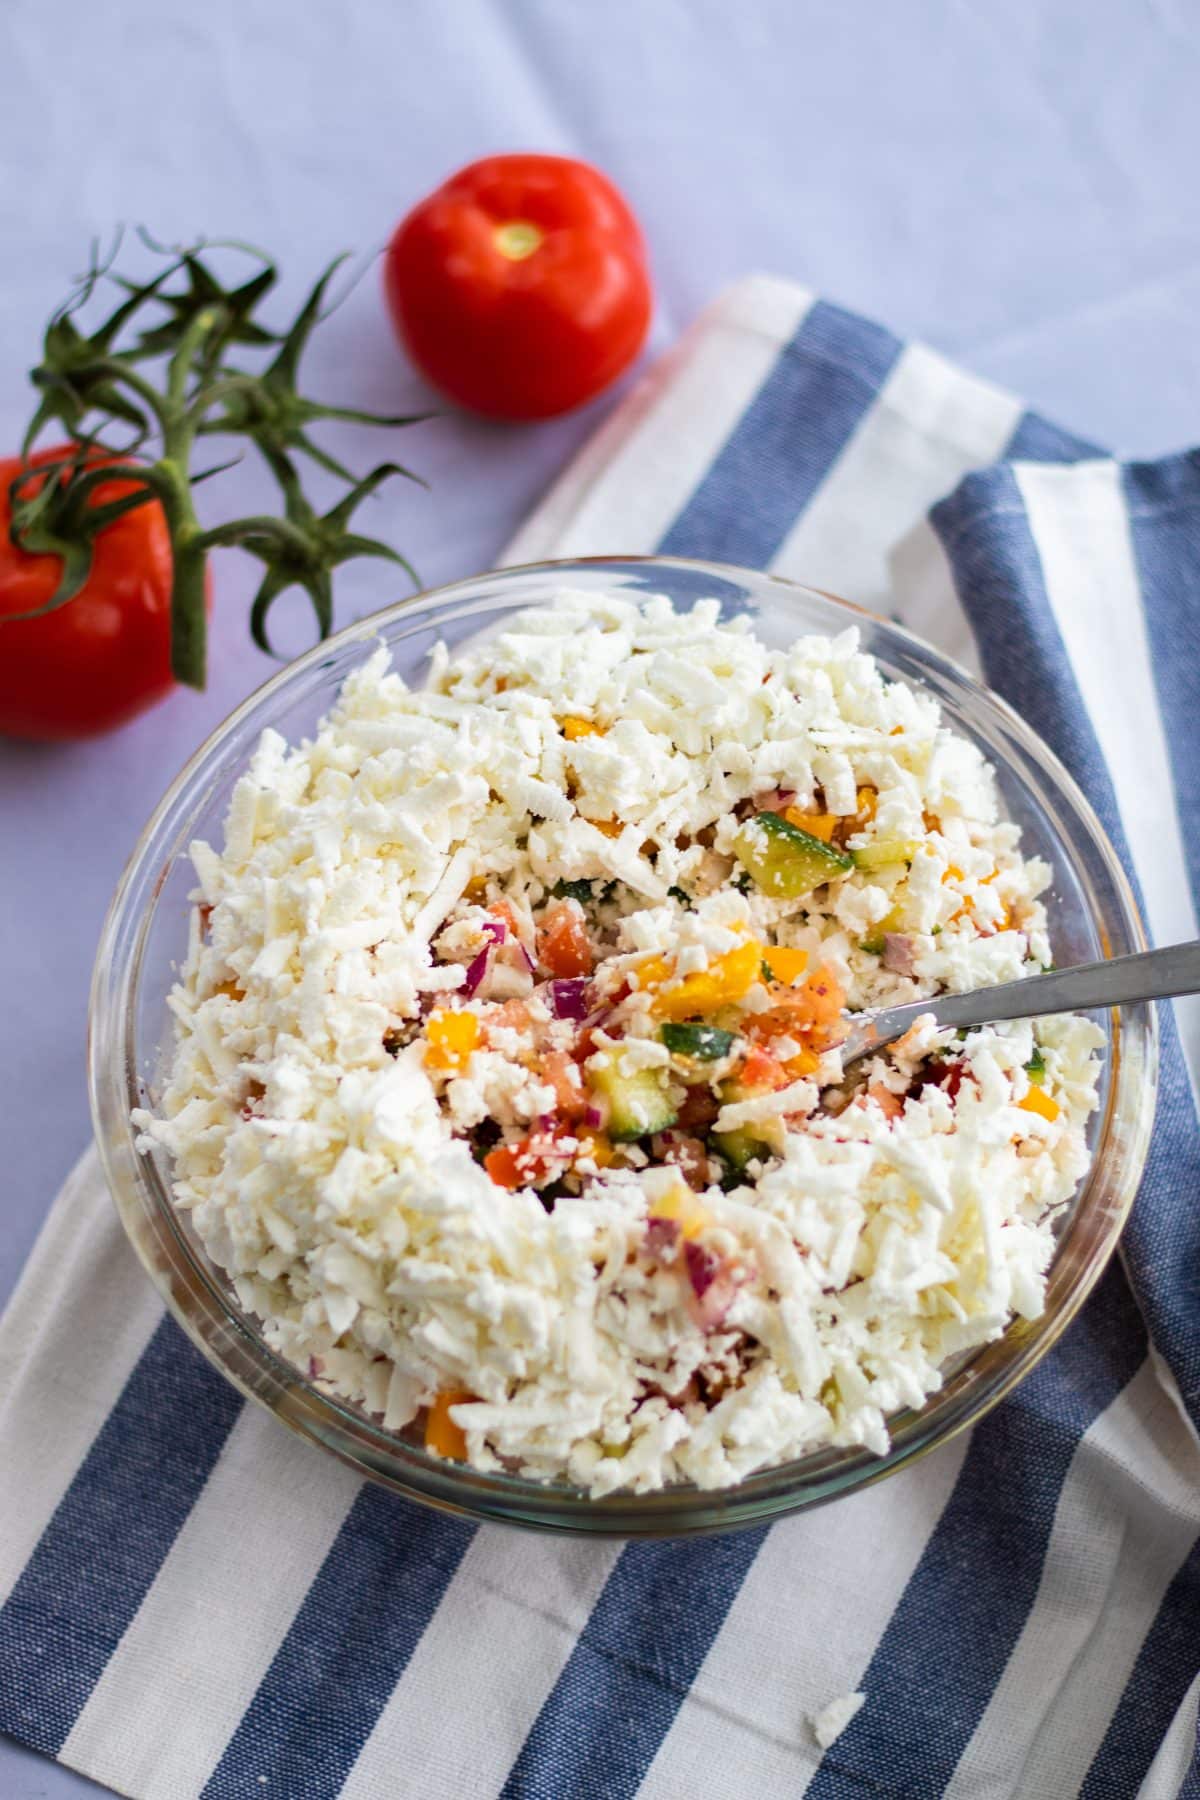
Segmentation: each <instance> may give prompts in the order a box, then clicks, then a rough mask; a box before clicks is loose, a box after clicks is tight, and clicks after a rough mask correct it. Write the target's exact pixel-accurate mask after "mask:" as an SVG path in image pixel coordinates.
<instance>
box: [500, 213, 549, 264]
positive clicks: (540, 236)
mask: <svg viewBox="0 0 1200 1800" xmlns="http://www.w3.org/2000/svg"><path fill="white" fill-rule="evenodd" d="M545 241H546V234H545V232H544V231H542V229H541V228H540V226H537V225H534V224H533V223H532V221H531V220H529V219H510V220H509V221H508V223H507V224H505V225H497V227H496V229H495V230H494V231H493V233H492V242H493V244H495V246H496V248H497V250H498V251H499V252H500V254H501V256H506V257H507V258H508V260H509V262H524V261H525V258H526V257H527V256H532V255H533V254H534V252H535V251H536V250H540V249H541V247H542V245H543V244H544V243H545Z"/></svg>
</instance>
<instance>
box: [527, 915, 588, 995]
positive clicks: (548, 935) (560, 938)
mask: <svg viewBox="0 0 1200 1800" xmlns="http://www.w3.org/2000/svg"><path fill="white" fill-rule="evenodd" d="M538 961H539V962H540V963H541V965H542V967H543V968H544V969H549V971H550V973H551V975H557V976H559V977H560V978H562V979H566V980H569V979H570V978H571V977H572V976H575V975H590V974H591V972H592V946H591V943H590V942H589V940H588V934H587V927H586V925H585V924H584V921H583V912H582V910H581V908H580V906H579V902H578V901H577V900H560V901H559V902H558V903H557V905H555V906H548V907H547V908H546V910H545V912H544V913H543V915H542V923H541V926H540V928H539V930H538Z"/></svg>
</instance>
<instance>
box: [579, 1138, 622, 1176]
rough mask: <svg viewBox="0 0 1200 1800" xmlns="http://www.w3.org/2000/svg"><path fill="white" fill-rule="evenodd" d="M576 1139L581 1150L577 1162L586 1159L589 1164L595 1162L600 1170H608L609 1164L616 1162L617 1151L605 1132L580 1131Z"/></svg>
mask: <svg viewBox="0 0 1200 1800" xmlns="http://www.w3.org/2000/svg"><path fill="white" fill-rule="evenodd" d="M576 1137H577V1139H578V1141H579V1149H578V1151H577V1153H576V1156H575V1160H576V1162H581V1161H582V1160H583V1159H584V1158H585V1157H586V1158H587V1160H588V1161H589V1162H594V1163H595V1165H596V1167H597V1168H598V1169H607V1168H608V1166H609V1164H610V1163H611V1162H613V1161H614V1159H615V1157H616V1151H615V1150H614V1149H613V1147H612V1145H611V1144H610V1143H609V1141H608V1139H607V1138H606V1137H605V1136H604V1133H603V1132H600V1131H580V1132H577V1133H576Z"/></svg>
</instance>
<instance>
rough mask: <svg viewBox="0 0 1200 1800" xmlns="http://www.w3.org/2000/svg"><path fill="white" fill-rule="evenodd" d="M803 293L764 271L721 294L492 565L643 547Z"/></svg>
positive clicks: (698, 474) (729, 423)
mask: <svg viewBox="0 0 1200 1800" xmlns="http://www.w3.org/2000/svg"><path fill="white" fill-rule="evenodd" d="M812 304H813V295H811V294H809V293H807V292H806V291H805V290H804V289H803V288H798V287H796V286H794V285H793V283H791V282H787V281H777V280H775V279H774V278H773V277H771V276H768V275H751V276H749V277H748V278H747V279H746V280H745V281H740V282H738V284H737V286H736V287H734V288H731V289H730V290H729V292H728V293H726V294H723V295H722V296H721V297H720V298H719V299H718V300H716V301H715V302H714V303H713V305H712V306H711V307H709V308H708V309H707V310H706V311H705V312H703V313H702V314H701V315H700V317H699V318H698V319H697V320H696V322H695V323H694V324H693V325H692V326H691V328H690V329H689V330H688V331H687V332H686V333H685V335H684V337H683V338H682V340H681V341H680V343H679V345H678V347H677V348H676V349H675V350H673V351H671V352H669V353H668V354H667V355H666V356H665V357H663V358H662V359H661V360H660V361H659V362H657V363H656V364H655V366H654V368H653V369H652V370H651V371H650V373H649V374H648V375H646V376H644V377H643V379H642V381H641V383H640V384H639V386H638V387H636V388H635V389H634V391H633V393H632V394H631V395H630V396H629V398H628V399H627V400H625V401H623V402H622V404H621V405H620V406H619V407H618V408H617V409H616V411H615V412H614V413H613V414H612V416H611V417H610V418H609V419H608V421H607V422H606V423H605V424H604V425H603V426H602V427H601V428H600V430H599V431H598V432H597V433H596V434H595V436H594V437H592V438H590V439H589V440H588V442H587V443H586V444H585V445H584V447H583V449H582V450H581V451H580V452H579V454H578V455H577V456H576V457H575V458H574V459H573V460H572V462H571V463H570V464H569V465H568V467H567V468H566V470H565V471H564V473H563V474H562V475H561V476H560V477H559V479H558V480H557V481H556V482H555V483H554V485H553V487H551V489H550V491H549V493H548V494H547V495H546V496H545V498H544V499H543V500H542V502H541V504H540V505H539V506H538V508H537V510H536V512H535V513H534V514H533V517H532V518H531V519H530V520H529V521H528V523H527V524H525V525H524V526H523V527H522V529H521V530H520V531H518V533H517V535H516V537H515V538H513V540H512V542H511V543H510V544H509V545H508V547H507V549H506V550H505V552H504V555H503V557H502V558H501V561H500V565H499V566H500V567H504V566H505V565H506V564H511V563H522V562H536V561H538V560H540V559H541V558H543V557H569V556H598V555H617V556H619V555H639V554H642V553H646V552H649V551H652V550H653V549H654V548H655V546H656V545H657V544H658V542H659V540H660V539H661V538H662V536H663V534H664V533H665V532H666V530H667V528H668V526H669V525H670V524H671V523H672V521H673V520H674V519H675V518H676V517H677V515H678V514H679V513H680V512H681V511H682V510H683V507H684V506H685V505H686V503H687V501H688V499H689V498H690V496H691V495H692V493H693V492H694V490H695V489H696V487H697V486H698V485H699V483H700V482H701V481H702V480H703V478H704V477H705V475H707V474H708V471H709V469H710V468H711V467H712V464H713V462H714V460H715V458H716V456H717V453H718V451H719V450H720V448H721V446H722V445H723V444H724V442H725V440H726V438H727V437H728V436H729V435H730V433H731V432H732V431H733V430H734V428H735V427H736V426H737V425H738V423H739V422H740V420H741V417H742V414H743V413H744V412H745V410H746V408H747V406H748V405H749V404H750V401H751V400H752V399H753V397H754V395H755V393H756V392H757V391H758V389H759V387H760V386H761V385H762V383H763V382H764V381H765V380H766V378H767V376H768V375H769V374H770V372H771V369H772V367H773V366H774V363H775V359H776V357H777V356H778V354H779V351H780V349H781V348H782V346H783V345H784V344H786V343H787V341H788V339H789V338H790V337H791V336H792V335H793V333H794V332H795V331H796V330H797V328H798V327H799V325H800V322H801V320H802V319H803V318H804V315H805V314H806V313H807V312H808V310H809V309H810V307H811V306H812Z"/></svg>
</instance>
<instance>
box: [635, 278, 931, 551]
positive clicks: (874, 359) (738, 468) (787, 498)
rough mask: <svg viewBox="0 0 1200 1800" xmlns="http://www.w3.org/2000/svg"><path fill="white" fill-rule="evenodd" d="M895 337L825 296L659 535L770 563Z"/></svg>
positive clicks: (864, 408)
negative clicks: (692, 491)
mask: <svg viewBox="0 0 1200 1800" xmlns="http://www.w3.org/2000/svg"><path fill="white" fill-rule="evenodd" d="M901 348H902V346H901V343H900V340H899V339H898V338H895V337H893V336H892V334H891V332H890V331H885V330H884V329H883V328H882V326H879V325H873V324H871V323H870V322H869V321H868V320H866V319H858V318H855V316H854V315H853V313H848V312H843V311H842V309H841V307H839V306H830V305H829V304H828V303H827V302H826V301H824V300H818V301H817V303H816V304H815V305H814V306H813V307H812V308H811V310H810V311H809V312H808V313H807V314H806V316H805V318H804V319H803V320H802V322H801V324H800V325H799V327H798V328H797V330H796V332H795V334H794V336H793V337H792V339H791V341H790V343H788V344H785V345H784V347H783V349H782V350H781V351H780V353H779V356H778V358H777V360H776V362H775V364H774V367H773V368H772V370H771V373H770V374H769V375H768V376H767V378H766V380H765V381H764V382H763V385H762V386H761V388H760V389H759V390H758V393H757V394H756V395H755V397H754V399H753V400H752V401H751V403H750V405H749V406H748V407H747V409H746V411H745V412H744V413H743V414H742V417H741V419H740V420H739V421H738V424H737V426H736V427H735V429H734V431H733V433H732V435H731V436H730V437H729V439H728V441H727V442H726V444H725V446H724V448H723V449H722V450H721V451H720V452H719V454H718V456H717V458H716V460H715V461H714V463H713V465H712V467H711V468H710V469H709V471H708V473H707V474H706V475H705V477H704V479H703V480H702V481H701V482H700V485H699V486H698V487H697V489H696V491H695V493H694V494H693V495H692V497H691V499H690V500H689V501H688V503H687V505H686V506H685V507H684V509H683V511H682V512H681V513H680V515H679V517H678V518H677V519H676V520H675V522H674V524H673V525H672V526H671V527H670V529H669V530H668V532H667V533H666V536H665V537H664V538H663V540H662V542H661V543H660V545H659V550H660V552H661V553H662V554H663V555H664V556H706V557H711V558H713V559H714V560H715V561H717V562H731V563H742V564H745V565H747V566H749V567H750V568H755V569H761V568H765V567H766V565H767V564H768V563H769V562H770V560H771V558H772V557H773V556H774V555H775V552H776V551H777V550H778V549H779V546H780V545H781V544H782V543H783V540H784V538H785V537H786V536H787V534H788V532H789V531H790V530H791V529H792V526H793V525H794V524H795V523H796V520H797V519H798V518H799V516H800V514H801V513H802V512H803V511H804V509H805V507H806V506H807V505H808V503H809V501H810V500H811V499H812V497H813V495H814V494H815V493H816V491H817V489H818V487H819V486H820V485H821V482H822V481H823V480H824V479H825V476H826V475H827V474H828V473H829V470H830V469H831V468H832V466H833V464H834V463H835V462H836V461H837V459H838V457H839V456H840V455H841V453H842V451H843V450H844V449H845V447H846V444H847V442H848V441H849V439H850V437H851V436H852V435H853V432H854V430H855V427H856V426H857V425H858V424H859V423H860V421H861V420H862V418H863V417H864V415H865V414H866V413H867V412H869V411H870V408H871V406H872V405H873V403H874V401H875V397H876V395H877V394H878V393H879V390H880V388H881V387H882V386H883V383H884V381H885V380H886V378H887V376H888V374H889V372H890V370H891V368H892V365H893V364H894V363H895V361H896V358H897V357H898V356H899V354H900V351H901Z"/></svg>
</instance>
